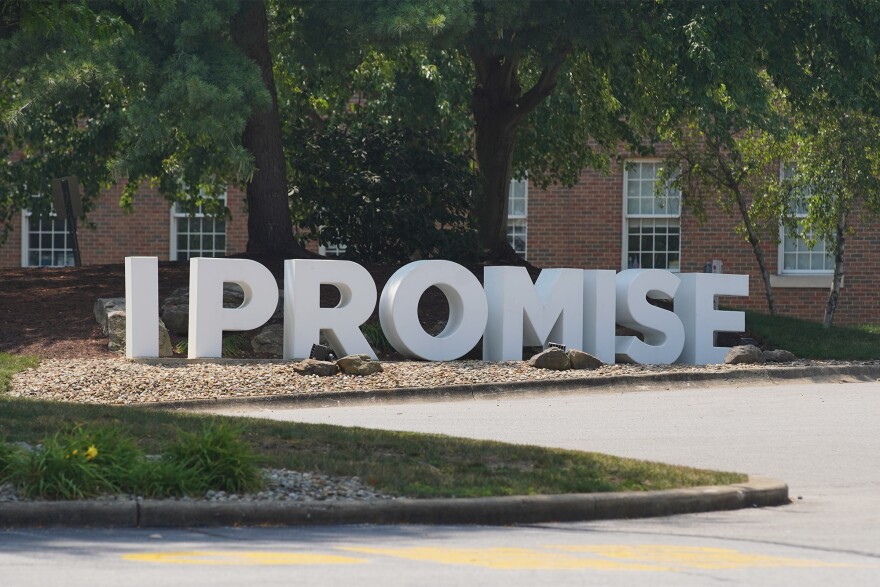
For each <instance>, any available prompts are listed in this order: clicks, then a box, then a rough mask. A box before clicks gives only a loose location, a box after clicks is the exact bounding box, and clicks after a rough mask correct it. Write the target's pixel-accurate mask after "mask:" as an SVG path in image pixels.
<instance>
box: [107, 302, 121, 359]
mask: <svg viewBox="0 0 880 587" xmlns="http://www.w3.org/2000/svg"><path fill="white" fill-rule="evenodd" d="M105 324H106V326H105V330H106V331H107V335H108V336H109V337H110V342H109V343H108V344H107V348H109V349H110V350H111V351H121V350H124V349H125V312H124V311H122V310H114V311H112V312H109V313H108V314H107V321H106V322H105Z"/></svg>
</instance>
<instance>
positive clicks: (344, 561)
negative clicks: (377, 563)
mask: <svg viewBox="0 0 880 587" xmlns="http://www.w3.org/2000/svg"><path fill="white" fill-rule="evenodd" d="M122 558H123V559H124V560H129V561H137V562H147V563H164V564H174V565H229V566H232V565H235V566H250V565H351V564H361V563H366V562H369V561H368V560H366V559H363V558H352V557H348V556H338V555H333V554H313V553H307V552H260V551H256V552H233V551H223V550H193V551H183V552H138V553H131V554H124V555H122Z"/></svg>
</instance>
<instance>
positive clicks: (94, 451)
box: [86, 444, 98, 461]
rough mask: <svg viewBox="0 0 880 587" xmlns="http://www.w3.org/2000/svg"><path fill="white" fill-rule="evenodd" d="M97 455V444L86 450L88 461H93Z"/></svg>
mask: <svg viewBox="0 0 880 587" xmlns="http://www.w3.org/2000/svg"><path fill="white" fill-rule="evenodd" d="M96 456H98V449H97V448H95V445H94V444H93V445H91V446H90V447H89V449H88V450H87V451H86V460H87V461H91V460H93V459H94V458H95V457H96Z"/></svg>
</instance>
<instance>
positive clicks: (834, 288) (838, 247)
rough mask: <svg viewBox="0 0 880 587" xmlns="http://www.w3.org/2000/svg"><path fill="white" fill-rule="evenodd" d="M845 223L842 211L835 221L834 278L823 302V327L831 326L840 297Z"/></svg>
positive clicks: (845, 219)
mask: <svg viewBox="0 0 880 587" xmlns="http://www.w3.org/2000/svg"><path fill="white" fill-rule="evenodd" d="M846 223H847V214H846V213H842V214H841V215H840V218H839V219H838V221H837V230H836V231H835V235H834V240H835V242H834V278H833V279H832V280H831V292H830V293H829V294H828V301H827V302H825V316H824V317H823V319H822V326H824V327H825V328H831V324H832V323H833V322H834V312H835V310H837V301H838V299H840V286H841V285H842V284H843V253H844V250H845V249H846Z"/></svg>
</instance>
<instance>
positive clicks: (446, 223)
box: [290, 124, 479, 263]
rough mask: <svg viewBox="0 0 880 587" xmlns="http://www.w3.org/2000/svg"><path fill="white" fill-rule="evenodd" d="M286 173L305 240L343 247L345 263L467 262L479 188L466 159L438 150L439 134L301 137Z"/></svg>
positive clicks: (357, 129) (364, 128)
mask: <svg viewBox="0 0 880 587" xmlns="http://www.w3.org/2000/svg"><path fill="white" fill-rule="evenodd" d="M294 142H295V143H296V144H300V145H302V147H301V149H300V151H301V152H299V153H298V155H297V164H296V166H295V167H294V168H292V169H291V170H290V171H291V177H292V181H293V182H294V184H295V187H294V190H295V191H296V192H298V194H299V197H298V198H297V199H296V202H297V206H299V208H298V209H296V210H294V211H293V212H294V217H295V220H296V221H297V222H298V223H299V224H300V226H303V227H305V228H307V229H308V232H307V233H305V237H304V238H317V239H318V240H319V241H320V243H321V244H323V245H339V244H344V245H345V246H346V249H345V253H344V254H343V257H345V258H348V259H354V260H357V261H363V262H373V263H388V262H391V263H399V262H406V261H410V260H411V259H412V258H429V257H443V258H447V259H456V260H460V261H467V260H469V255H470V256H472V255H473V252H474V251H475V250H476V240H475V236H474V235H475V232H474V230H473V217H472V216H471V208H472V205H473V194H474V193H476V191H477V190H478V189H479V187H478V183H477V180H476V176H475V175H474V173H473V170H472V168H471V166H472V161H471V158H470V156H469V155H468V154H456V153H450V152H446V151H444V150H443V149H442V148H441V147H439V146H440V145H442V144H443V142H442V140H440V137H439V136H437V131H436V130H434V131H432V130H419V131H417V130H412V129H407V128H403V127H394V126H383V125H379V124H373V125H371V124H363V125H356V126H338V127H337V126H331V127H328V128H326V129H323V131H322V132H320V133H315V132H313V131H312V130H308V131H303V132H302V133H300V135H298V136H297V137H296V139H295V141H294Z"/></svg>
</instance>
